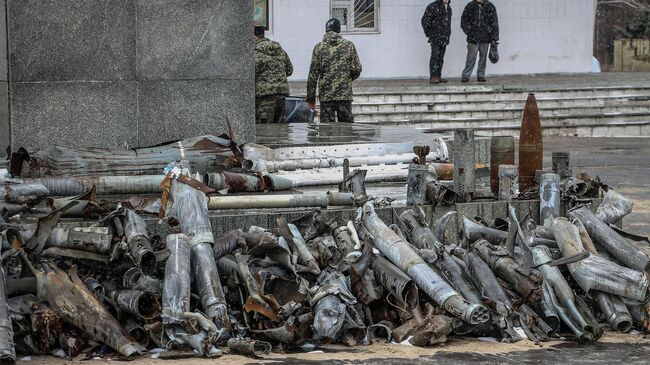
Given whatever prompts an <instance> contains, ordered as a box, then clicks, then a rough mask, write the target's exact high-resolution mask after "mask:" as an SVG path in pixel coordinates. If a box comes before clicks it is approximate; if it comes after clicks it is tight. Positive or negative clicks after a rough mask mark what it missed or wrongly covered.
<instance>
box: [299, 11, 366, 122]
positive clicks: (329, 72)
mask: <svg viewBox="0 0 650 365" xmlns="http://www.w3.org/2000/svg"><path fill="white" fill-rule="evenodd" d="M340 32H341V23H340V22H339V21H338V20H336V19H330V20H328V21H327V23H326V24H325V36H324V37H323V41H322V42H320V43H318V44H317V45H316V47H314V52H313V54H312V58H311V67H310V68H309V78H308V80H307V102H308V103H309V105H310V106H311V107H312V108H314V107H315V104H316V86H317V85H318V88H319V90H318V91H319V93H318V98H319V100H320V110H321V111H320V120H321V122H322V123H333V122H335V121H336V117H337V116H338V121H339V122H343V123H353V122H354V115H353V114H352V81H354V80H356V79H357V78H358V77H359V75H361V62H360V61H359V56H358V55H357V50H356V49H355V48H354V44H352V42H350V41H348V40H346V39H343V38H342V37H341V36H340V35H339V33H340Z"/></svg>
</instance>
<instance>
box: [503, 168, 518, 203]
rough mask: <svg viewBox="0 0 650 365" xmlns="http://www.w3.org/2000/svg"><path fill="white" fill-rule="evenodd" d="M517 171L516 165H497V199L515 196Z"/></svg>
mask: <svg viewBox="0 0 650 365" xmlns="http://www.w3.org/2000/svg"><path fill="white" fill-rule="evenodd" d="M518 188H519V171H518V168H517V166H516V165H501V166H499V200H510V199H512V198H514V197H516V196H517V194H518V191H519V190H518Z"/></svg>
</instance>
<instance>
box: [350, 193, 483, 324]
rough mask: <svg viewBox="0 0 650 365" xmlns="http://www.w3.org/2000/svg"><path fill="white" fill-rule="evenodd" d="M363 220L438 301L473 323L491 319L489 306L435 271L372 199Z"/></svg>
mask: <svg viewBox="0 0 650 365" xmlns="http://www.w3.org/2000/svg"><path fill="white" fill-rule="evenodd" d="M361 209H362V213H363V214H362V216H361V223H362V224H363V226H364V227H365V229H366V230H367V231H368V233H369V234H370V235H371V236H372V239H373V242H374V245H375V247H377V249H378V250H379V251H380V252H381V253H382V254H383V255H384V256H386V258H388V259H389V260H390V261H391V262H392V263H393V264H394V265H396V266H397V267H399V268H400V269H401V270H403V271H404V272H405V273H406V274H407V275H408V276H409V277H410V278H411V279H413V281H415V283H416V284H417V285H418V287H420V289H422V290H423V291H424V292H425V293H427V295H429V296H430V297H431V299H433V300H434V301H435V302H436V303H438V304H439V305H441V306H442V307H443V308H445V309H446V310H447V311H448V312H450V313H452V314H453V315H454V316H457V317H459V318H461V319H463V320H464V321H466V322H468V323H470V324H477V323H482V322H485V321H487V320H488V319H489V316H490V315H489V312H488V310H487V308H485V307H484V306H482V305H478V304H471V303H469V302H467V301H466V300H465V299H464V298H463V297H462V296H461V295H460V294H459V293H458V292H457V291H456V290H455V289H454V288H452V287H451V286H450V285H449V284H448V283H447V282H446V281H445V279H443V278H442V277H440V275H438V274H437V273H436V272H435V271H433V270H432V269H431V268H430V267H429V266H428V265H427V264H426V263H425V262H424V260H422V258H421V257H420V256H418V255H417V254H416V253H415V251H413V249H411V247H410V246H409V244H408V243H406V242H404V241H403V240H402V239H401V238H400V237H399V236H398V235H397V234H396V233H395V232H393V231H392V230H391V229H390V228H389V227H388V226H386V224H385V223H384V222H383V221H382V220H381V219H380V218H379V216H378V215H377V213H376V212H375V209H374V207H373V206H372V203H366V204H365V205H364V206H363V207H362V208H361Z"/></svg>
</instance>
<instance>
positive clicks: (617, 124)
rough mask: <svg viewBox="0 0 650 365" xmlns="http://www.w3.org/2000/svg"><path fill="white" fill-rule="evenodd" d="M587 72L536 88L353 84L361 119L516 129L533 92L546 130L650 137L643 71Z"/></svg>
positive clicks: (440, 128)
mask: <svg viewBox="0 0 650 365" xmlns="http://www.w3.org/2000/svg"><path fill="white" fill-rule="evenodd" d="M588 77H589V76H585V77H579V76H567V77H566V79H563V78H562V77H561V76H556V77H555V78H553V79H552V80H548V82H545V83H542V84H536V85H535V84H533V85H532V86H531V85H528V84H527V83H526V82H519V80H517V81H518V82H519V84H517V83H515V84H513V82H510V83H509V84H508V83H507V82H506V83H504V84H502V85H489V84H488V85H476V84H473V85H472V84H470V85H468V86H465V85H462V84H460V83H455V82H450V83H449V84H447V85H436V86H430V85H427V84H426V82H424V81H403V82H395V81H393V82H383V83H382V82H380V81H377V82H376V83H375V84H370V83H368V82H366V83H365V84H362V85H360V86H355V96H354V104H353V109H354V113H355V122H357V123H365V124H373V125H381V126H391V127H409V128H418V129H425V130H427V131H431V132H440V133H445V132H449V131H451V130H453V129H457V128H473V129H475V130H477V131H480V132H481V134H483V135H518V134H519V127H520V125H521V116H522V112H523V109H524V105H525V103H526V98H527V96H528V93H529V92H534V93H535V96H536V98H537V102H538V106H539V108H540V114H541V117H542V126H543V128H544V134H545V135H579V136H634V137H638V136H650V82H648V83H646V82H644V80H641V79H644V78H645V76H640V78H641V79H640V80H633V79H626V80H619V79H615V80H608V79H607V78H616V77H617V76H605V79H604V80H602V79H599V80H597V81H594V80H591V79H588ZM628 77H629V76H628ZM585 79H586V80H585ZM508 81H509V80H508ZM608 81H609V82H608Z"/></svg>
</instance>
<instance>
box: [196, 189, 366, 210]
mask: <svg viewBox="0 0 650 365" xmlns="http://www.w3.org/2000/svg"><path fill="white" fill-rule="evenodd" d="M354 205H355V200H354V195H353V194H352V193H332V192H328V193H326V194H324V195H300V194H291V195H255V196H210V197H209V200H208V208H209V209H211V210H219V209H264V208H301V207H305V208H308V207H313V208H327V207H329V206H354Z"/></svg>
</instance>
